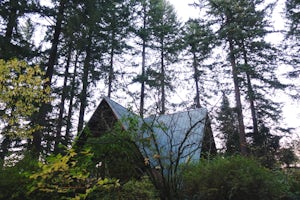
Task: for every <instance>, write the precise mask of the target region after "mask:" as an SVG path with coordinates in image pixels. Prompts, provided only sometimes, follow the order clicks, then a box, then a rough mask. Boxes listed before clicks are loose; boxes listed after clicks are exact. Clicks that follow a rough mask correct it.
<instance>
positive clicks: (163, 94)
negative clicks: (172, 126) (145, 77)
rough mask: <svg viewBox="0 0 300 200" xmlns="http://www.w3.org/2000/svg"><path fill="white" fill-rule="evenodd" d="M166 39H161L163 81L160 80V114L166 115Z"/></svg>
mask: <svg viewBox="0 0 300 200" xmlns="http://www.w3.org/2000/svg"><path fill="white" fill-rule="evenodd" d="M164 53H165V52H164V39H163V37H162V38H161V52H160V59H161V60H160V62H161V63H160V65H161V69H160V70H161V71H160V73H161V77H160V78H161V80H160V84H161V86H160V87H161V99H160V101H161V102H160V103H161V111H160V114H165V113H166V91H165V90H166V89H165V87H166V86H165V63H164Z"/></svg>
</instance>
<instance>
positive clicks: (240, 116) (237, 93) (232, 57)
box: [228, 38, 247, 155]
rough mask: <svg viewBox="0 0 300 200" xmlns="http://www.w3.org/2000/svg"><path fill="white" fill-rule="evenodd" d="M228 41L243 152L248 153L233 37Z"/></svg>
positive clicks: (243, 153)
mask: <svg viewBox="0 0 300 200" xmlns="http://www.w3.org/2000/svg"><path fill="white" fill-rule="evenodd" d="M228 42H229V58H230V63H231V67H232V77H233V84H234V92H235V100H236V110H237V115H238V122H239V141H240V147H241V154H242V155H247V143H246V134H245V124H244V116H243V108H242V102H241V93H240V88H239V81H238V71H237V67H236V59H235V53H234V47H233V41H232V39H230V38H228Z"/></svg>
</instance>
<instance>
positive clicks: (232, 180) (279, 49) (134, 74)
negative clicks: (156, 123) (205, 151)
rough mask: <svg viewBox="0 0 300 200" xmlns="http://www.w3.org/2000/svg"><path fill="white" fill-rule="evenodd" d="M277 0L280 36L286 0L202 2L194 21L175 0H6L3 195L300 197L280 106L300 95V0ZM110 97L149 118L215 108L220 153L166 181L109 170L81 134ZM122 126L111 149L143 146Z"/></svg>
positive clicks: (295, 152) (0, 21) (0, 158)
mask: <svg viewBox="0 0 300 200" xmlns="http://www.w3.org/2000/svg"><path fill="white" fill-rule="evenodd" d="M279 2H280V3H282V5H281V6H283V7H284V8H283V11H282V12H281V13H280V15H281V16H280V17H281V18H282V20H283V21H284V24H285V26H284V28H283V29H281V30H277V29H275V28H274V26H273V25H274V23H276V21H275V22H274V20H275V19H274V10H275V9H276V8H277V7H278V6H280V5H279V4H278V2H277V1H273V2H272V1H264V0H230V1H229V0H195V2H194V3H193V4H191V5H190V6H192V7H194V8H195V9H198V10H199V16H198V17H197V18H194V19H189V20H187V21H181V20H179V16H178V15H177V13H176V11H175V9H174V7H173V5H172V4H171V3H170V2H169V1H168V0H123V1H121V0H110V1H108V0H85V1H78V0H73V1H69V0H51V1H50V0H49V1H41V0H2V1H0V91H1V93H0V134H1V136H0V142H1V144H0V165H1V172H0V179H1V180H0V189H1V194H0V199H141V198H143V199H159V198H161V199H299V198H300V173H299V169H298V168H297V163H299V160H298V159H299V153H300V152H299V149H300V142H299V141H300V136H299V134H300V133H299V130H297V129H295V127H289V126H288V125H287V124H289V122H288V121H284V116H283V112H282V107H283V106H284V104H285V103H286V99H288V101H289V102H298V101H299V98H300V97H299V91H300V82H299V75H300V57H299V52H300V27H299V26H300V2H299V1H298V0H285V1H279ZM275 37H276V39H277V42H276V43H274V42H272V39H271V40H270V38H273V39H274V38H275ZM280 38H282V39H281V40H280V41H278V40H279V39H280ZM103 96H107V97H109V98H112V99H114V100H115V101H117V102H120V103H122V104H124V105H126V106H128V108H129V109H131V110H132V111H134V112H136V113H138V114H139V115H140V116H141V117H143V116H150V115H154V114H156V115H159V114H168V113H173V112H175V111H185V110H190V109H195V108H207V109H208V111H209V117H210V119H211V124H212V128H213V132H214V136H215V138H216V139H215V140H216V141H217V146H218V155H217V156H216V157H214V158H213V157H210V159H204V160H202V161H200V162H199V163H193V164H191V165H189V166H188V167H187V168H184V170H178V173H180V174H176V177H180V180H182V181H181V182H180V184H176V185H174V183H171V181H170V182H168V183H167V184H165V185H168V184H169V185H168V186H169V187H164V188H160V187H157V184H155V183H153V180H152V179H151V178H149V177H147V176H143V177H138V178H137V177H134V176H132V177H130V179H128V176H129V175H128V176H125V175H124V170H125V169H128V174H129V171H130V170H129V169H132V166H131V165H130V164H131V163H128V162H125V160H118V162H119V163H121V164H122V165H123V167H124V168H122V170H123V171H122V172H123V174H122V176H121V177H120V176H117V175H116V176H114V173H115V174H118V173H117V171H118V170H121V169H119V168H117V167H116V162H117V161H116V160H114V162H110V161H107V163H111V165H110V166H106V165H105V166H104V167H106V169H105V170H106V171H110V173H106V174H108V175H107V176H105V177H103V176H101V175H99V174H98V173H96V171H97V170H96V169H98V167H99V165H98V164H97V165H96V163H95V157H96V156H97V153H96V152H95V151H93V148H96V147H94V146H93V145H91V146H86V147H85V148H82V149H81V150H79V149H77V148H76V145H74V141H76V136H77V134H78V133H80V132H81V131H82V130H83V129H84V127H85V123H86V122H87V120H88V118H89V116H90V114H91V113H92V112H94V110H95V107H96V106H97V104H98V103H99V101H100V100H101V98H102V97H103ZM294 112H299V111H297V110H294ZM295 120H298V121H299V119H295ZM114 131H115V132H122V134H120V136H119V137H120V138H119V139H116V138H110V137H109V136H107V138H102V139H99V142H100V143H101V142H102V143H103V144H107V143H110V144H109V145H103V146H101V147H97V149H98V150H99V151H102V153H103V152H107V153H110V154H111V155H112V157H114V155H117V154H118V152H119V151H123V152H127V151H126V149H128V148H129V147H130V148H131V146H130V145H131V144H128V146H127V148H126V147H125V146H126V145H127V143H126V142H124V143H119V142H116V143H113V142H111V141H119V140H122V139H124V138H122V137H125V138H127V137H130V134H131V133H130V130H127V131H125V133H123V131H122V130H119V129H118V128H116V129H115V130H114ZM107 141H110V142H107ZM124 141H127V140H126V139H124ZM111 143H113V144H111ZM124 145H125V146H124ZM126 155H127V156H128V158H130V156H132V155H131V153H130V152H128V154H126ZM208 160H209V161H208ZM107 163H104V164H107ZM101 164H102V163H101ZM95 166H96V167H95ZM245 166H248V168H244V167H245ZM112 168H116V169H115V170H114V169H112ZM182 169H183V168H182ZM125 171H126V170H125ZM201 171H205V172H207V173H205V174H203V173H201ZM119 172H120V171H119ZM123 176H124V177H126V178H124V177H123ZM174 176H175V175H174ZM220 176H223V177H224V178H223V179H221V178H220ZM211 180H214V181H213V183H212V181H211ZM224 180H226V181H225V182H224ZM258 183H259V184H260V185H259V184H258ZM214 184H215V185H214ZM225 185H226V187H225ZM223 186H224V187H223ZM258 188H259V189H258ZM2 191H6V192H3V193H2ZM255 195H257V196H255ZM264 195H265V196H264ZM241 196H242V197H241Z"/></svg>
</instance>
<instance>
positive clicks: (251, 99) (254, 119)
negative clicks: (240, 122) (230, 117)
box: [243, 43, 258, 138]
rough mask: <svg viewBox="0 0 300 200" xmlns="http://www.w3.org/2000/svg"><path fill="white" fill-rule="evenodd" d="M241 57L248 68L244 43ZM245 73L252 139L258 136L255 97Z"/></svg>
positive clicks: (247, 73)
mask: <svg viewBox="0 0 300 200" xmlns="http://www.w3.org/2000/svg"><path fill="white" fill-rule="evenodd" d="M243 57H244V63H245V66H246V67H249V65H248V57H247V52H246V49H245V44H244V43H243ZM245 73H246V79H247V88H248V97H249V103H250V110H251V117H252V123H253V134H254V138H256V137H257V136H258V122H257V116H256V109H255V104H254V101H255V96H254V91H253V87H252V83H251V76H250V73H249V70H246V72H245Z"/></svg>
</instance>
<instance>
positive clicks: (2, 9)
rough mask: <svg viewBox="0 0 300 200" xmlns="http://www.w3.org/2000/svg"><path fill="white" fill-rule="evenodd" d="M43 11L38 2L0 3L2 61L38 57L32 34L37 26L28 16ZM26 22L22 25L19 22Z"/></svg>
mask: <svg viewBox="0 0 300 200" xmlns="http://www.w3.org/2000/svg"><path fill="white" fill-rule="evenodd" d="M41 10H43V9H42V7H41V6H40V5H39V2H38V1H33V0H30V1H26V0H3V1H1V2H0V19H1V21H2V23H3V24H1V29H2V28H3V30H2V31H1V33H0V59H5V60H9V59H10V58H18V59H26V60H28V61H29V60H30V59H32V58H34V57H36V56H37V50H36V49H35V47H34V45H33V38H32V36H33V35H32V33H33V30H34V28H35V24H33V23H32V20H31V19H30V18H29V17H27V16H26V15H28V14H40V13H41V12H42V11H41ZM21 18H22V19H23V20H26V23H25V25H22V24H21V23H20V22H19V20H20V19H21Z"/></svg>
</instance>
